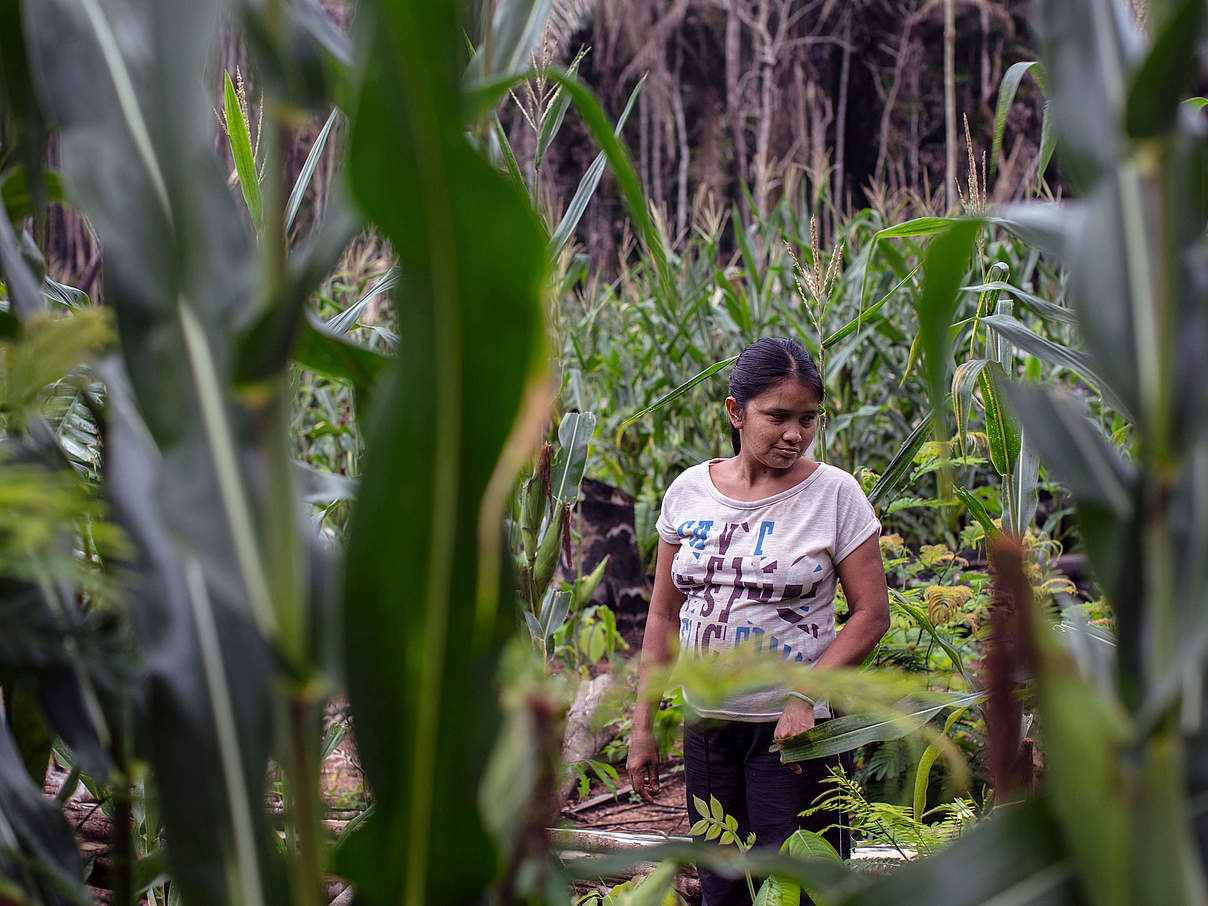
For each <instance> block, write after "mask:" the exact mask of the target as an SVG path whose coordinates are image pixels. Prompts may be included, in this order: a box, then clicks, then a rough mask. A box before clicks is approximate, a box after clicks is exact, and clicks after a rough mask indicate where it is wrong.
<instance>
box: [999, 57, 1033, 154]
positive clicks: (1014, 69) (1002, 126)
mask: <svg viewBox="0 0 1208 906" xmlns="http://www.w3.org/2000/svg"><path fill="white" fill-rule="evenodd" d="M1033 66H1040V63H1039V62H1037V61H1036V60H1022V61H1020V62H1018V63H1015V64H1013V65H1012V66H1011V67H1010V68H1009V69H1008V70H1007V71H1006V72H1005V73H1004V74H1003V77H1002V81H1001V82H999V83H998V104H997V106H996V107H995V110H994V141H993V143H992V145H991V148H990V175H991V176H993V175H994V171H995V170H996V169H997V168H998V154H999V152H1000V151H1001V150H1002V137H1003V133H1004V132H1005V131H1006V128H1007V115H1008V114H1009V113H1010V112H1011V104H1013V103H1014V102H1015V94H1016V92H1018V91H1019V83H1020V82H1021V81H1023V77H1024V76H1025V75H1027V73H1028V70H1029V69H1031V68H1032V67H1033Z"/></svg>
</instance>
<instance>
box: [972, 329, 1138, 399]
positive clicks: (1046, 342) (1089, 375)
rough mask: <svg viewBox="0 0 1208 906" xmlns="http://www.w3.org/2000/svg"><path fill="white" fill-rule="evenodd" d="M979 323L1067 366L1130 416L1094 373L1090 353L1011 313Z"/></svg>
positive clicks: (1019, 345) (1012, 341) (1033, 351)
mask: <svg viewBox="0 0 1208 906" xmlns="http://www.w3.org/2000/svg"><path fill="white" fill-rule="evenodd" d="M982 323H983V324H985V325H986V326H987V327H989V328H991V329H992V330H994V331H995V332H996V333H998V334H1000V335H1001V336H1002V337H1003V338H1004V339H1006V340H1007V341H1009V342H1010V343H1012V344H1013V345H1015V346H1018V347H1019V348H1020V349H1022V350H1023V351H1024V352H1028V353H1031V354H1032V355H1034V356H1036V358H1038V359H1040V360H1041V361H1043V362H1048V363H1049V364H1050V365H1056V366H1058V367H1060V368H1068V369H1069V370H1070V371H1072V372H1074V373H1075V374H1076V375H1078V376H1079V377H1080V378H1082V379H1083V380H1085V381H1086V382H1087V383H1088V384H1090V385H1091V386H1092V387H1094V388H1095V389H1096V390H1098V391H1099V392H1100V393H1102V394H1103V396H1104V399H1106V400H1107V401H1108V402H1109V403H1110V404H1111V405H1112V408H1114V409H1115V410H1116V411H1117V412H1119V413H1120V414H1121V415H1124V416H1125V418H1128V417H1130V416H1129V414H1128V410H1127V409H1126V408H1124V404H1123V402H1121V401H1120V400H1118V399H1117V398H1116V395H1115V393H1113V391H1112V386H1111V384H1110V383H1109V382H1107V381H1106V380H1104V379H1103V378H1101V377H1100V376H1099V375H1098V374H1096V373H1095V369H1094V367H1093V366H1092V364H1091V360H1090V357H1089V356H1088V355H1087V354H1086V353H1084V352H1081V351H1080V350H1077V349H1071V348H1070V347H1068V346H1063V345H1062V344H1060V343H1055V342H1053V341H1052V340H1050V339H1048V338H1047V337H1042V336H1040V334H1038V333H1036V332H1035V331H1032V330H1029V329H1028V328H1027V327H1025V326H1024V325H1023V324H1021V323H1020V322H1019V321H1018V320H1016V319H1015V318H1013V317H1011V316H1010V315H1004V314H993V315H987V316H986V317H984V318H982Z"/></svg>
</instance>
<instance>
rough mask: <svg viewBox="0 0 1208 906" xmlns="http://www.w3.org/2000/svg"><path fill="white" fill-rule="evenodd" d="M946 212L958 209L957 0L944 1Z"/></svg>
mask: <svg viewBox="0 0 1208 906" xmlns="http://www.w3.org/2000/svg"><path fill="white" fill-rule="evenodd" d="M944 144H945V146H946V151H947V156H946V157H945V163H944V198H945V199H946V202H945V211H946V213H949V214H951V213H952V212H953V211H954V210H955V209H956V0H944Z"/></svg>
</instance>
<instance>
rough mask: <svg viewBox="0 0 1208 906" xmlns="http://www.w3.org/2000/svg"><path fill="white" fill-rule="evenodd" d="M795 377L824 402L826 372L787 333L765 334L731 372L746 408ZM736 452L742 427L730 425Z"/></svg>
mask: <svg viewBox="0 0 1208 906" xmlns="http://www.w3.org/2000/svg"><path fill="white" fill-rule="evenodd" d="M790 378H791V379H794V380H796V381H797V383H799V384H801V386H802V387H808V388H809V389H810V390H812V391H814V393H815V394H816V395H817V397H818V402H822V375H821V374H819V373H818V366H817V365H815V364H814V360H813V359H812V358H810V354H809V353H808V352H806V351H805V348H804V347H803V346H802V345H801V344H800V343H797V342H795V341H793V340H789V339H786V338H785V337H761V338H760V339H758V340H756V341H755V342H754V343H752V344H751V345H750V346H748V347H747V348H746V349H744V350H743V351H742V354H741V355H740V356H739V357H738V361H736V362H735V363H734V369H733V370H732V371H731V372H730V396H732V397H734V401H735V402H736V403H738V405H739V406H740V407H741V408H743V409H746V408H747V403H748V402H749V401H750V400H751V399H753V398H755V397H757V396H759V394H761V393H763V392H764V391H765V390H767V389H768V388H769V387H774V386H776V385H777V384H779V383H780V382H781V381H784V380H788V379H790ZM730 440H731V442H732V443H733V444H734V455H736V456H737V455H738V448H739V436H738V429H737V428H735V427H733V426H731V427H730Z"/></svg>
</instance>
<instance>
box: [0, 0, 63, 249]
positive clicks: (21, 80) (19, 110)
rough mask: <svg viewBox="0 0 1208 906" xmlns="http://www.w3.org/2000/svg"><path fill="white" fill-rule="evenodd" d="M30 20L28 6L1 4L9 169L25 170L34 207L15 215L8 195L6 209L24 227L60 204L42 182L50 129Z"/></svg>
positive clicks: (1, 87)
mask: <svg viewBox="0 0 1208 906" xmlns="http://www.w3.org/2000/svg"><path fill="white" fill-rule="evenodd" d="M29 18H30V14H29V13H28V12H27V11H26V10H25V5H24V4H22V3H0V109H3V110H4V111H5V114H6V118H7V121H6V125H5V139H4V143H5V153H6V155H8V154H9V153H10V152H15V153H13V154H12V156H11V157H8V158H7V160H6V166H12V167H13V169H12V170H11V171H10V174H9V175H10V176H11V175H12V174H14V173H17V172H20V174H21V177H20V178H21V181H22V182H23V183H24V186H25V188H26V190H27V191H28V194H29V209H28V212H26V213H24V214H23V213H22V212H21V210H20V206H16V207H17V210H16V211H14V210H13V208H12V207H9V197H8V195H7V192H6V194H5V197H4V207H5V208H6V209H7V210H8V211H9V216H10V218H11V219H12V222H13V223H19V222H20V221H21V219H22V217H24V216H29V215H36V216H37V218H38V220H39V222H42V220H43V215H42V213H41V212H42V210H43V209H44V208H45V207H46V204H47V202H49V201H51V200H58V199H52V198H51V194H52V191H51V187H50V182H51V179H50V177H49V176H48V177H47V178H45V179H44V178H43V177H44V171H43V166H42V164H43V160H44V158H45V155H46V139H47V133H48V127H47V123H46V117H45V115H44V114H43V112H42V104H41V102H40V100H39V98H38V92H37V85H36V84H35V79H34V78H33V77H32V76H33V70H32V67H31V66H30V50H29V48H28V47H27V46H26V24H27V23H28V20H29ZM5 182H6V183H7V179H6V180H5ZM19 214H20V215H21V216H18V215H19ZM0 266H3V262H0Z"/></svg>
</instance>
